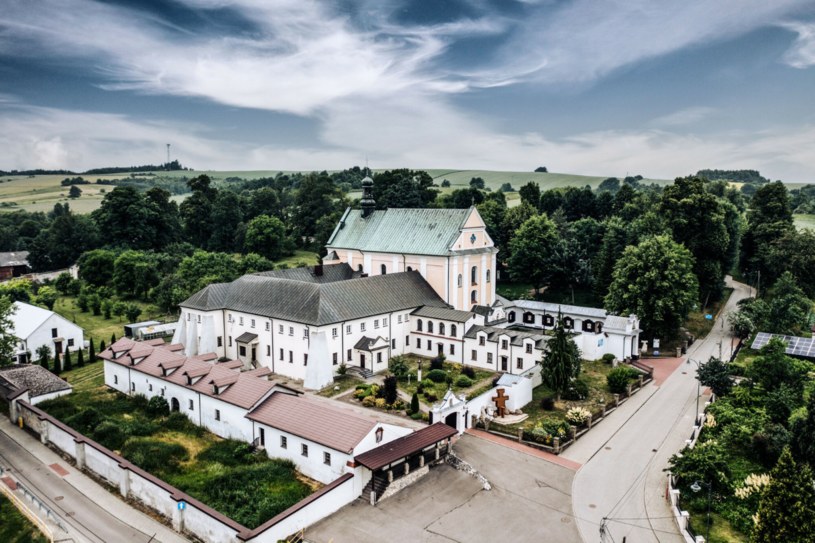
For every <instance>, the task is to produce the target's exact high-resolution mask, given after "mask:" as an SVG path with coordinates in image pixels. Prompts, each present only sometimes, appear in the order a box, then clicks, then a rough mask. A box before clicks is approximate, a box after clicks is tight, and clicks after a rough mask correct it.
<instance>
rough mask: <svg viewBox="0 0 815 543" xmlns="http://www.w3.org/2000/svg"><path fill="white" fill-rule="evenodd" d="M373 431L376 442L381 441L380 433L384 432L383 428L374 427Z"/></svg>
mask: <svg viewBox="0 0 815 543" xmlns="http://www.w3.org/2000/svg"><path fill="white" fill-rule="evenodd" d="M374 433H375V434H376V442H377V443H381V442H382V434H384V433H385V429H384V428H382V427H381V426H380V427H379V428H377V429H376V432H374Z"/></svg>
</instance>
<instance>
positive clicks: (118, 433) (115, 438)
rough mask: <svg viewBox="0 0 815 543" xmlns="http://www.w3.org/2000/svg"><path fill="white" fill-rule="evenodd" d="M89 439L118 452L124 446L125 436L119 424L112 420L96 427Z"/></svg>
mask: <svg viewBox="0 0 815 543" xmlns="http://www.w3.org/2000/svg"><path fill="white" fill-rule="evenodd" d="M91 438H93V440H94V441H96V442H97V443H99V444H101V445H104V446H105V447H107V448H108V449H110V450H119V449H121V448H122V445H124V442H125V440H126V439H127V436H126V435H125V433H124V432H122V429H121V428H120V426H119V424H117V423H116V422H114V421H112V420H105V421H102V423H101V424H99V425H98V426H97V427H96V429H95V430H94V431H93V433H92V434H91Z"/></svg>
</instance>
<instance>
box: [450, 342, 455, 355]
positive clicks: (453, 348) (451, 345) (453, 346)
mask: <svg viewBox="0 0 815 543" xmlns="http://www.w3.org/2000/svg"><path fill="white" fill-rule="evenodd" d="M450 354H456V346H455V345H453V344H452V343H451V344H450Z"/></svg>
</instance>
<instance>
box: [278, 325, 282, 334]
mask: <svg viewBox="0 0 815 543" xmlns="http://www.w3.org/2000/svg"><path fill="white" fill-rule="evenodd" d="M277 333H278V334H282V333H283V325H282V324H278V325H277Z"/></svg>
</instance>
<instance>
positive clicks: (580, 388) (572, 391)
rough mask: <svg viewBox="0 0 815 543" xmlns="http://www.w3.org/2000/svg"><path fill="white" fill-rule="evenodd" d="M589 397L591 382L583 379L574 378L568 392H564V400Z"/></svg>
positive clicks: (567, 389)
mask: <svg viewBox="0 0 815 543" xmlns="http://www.w3.org/2000/svg"><path fill="white" fill-rule="evenodd" d="M588 397H589V384H588V383H587V382H586V381H585V380H583V379H574V380H573V381H572V382H571V383H569V386H568V388H566V392H564V393H563V399H564V400H571V401H578V400H585V399H586V398H588Z"/></svg>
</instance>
